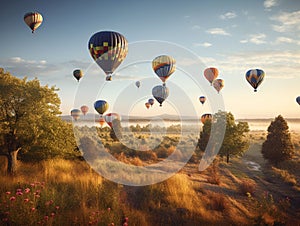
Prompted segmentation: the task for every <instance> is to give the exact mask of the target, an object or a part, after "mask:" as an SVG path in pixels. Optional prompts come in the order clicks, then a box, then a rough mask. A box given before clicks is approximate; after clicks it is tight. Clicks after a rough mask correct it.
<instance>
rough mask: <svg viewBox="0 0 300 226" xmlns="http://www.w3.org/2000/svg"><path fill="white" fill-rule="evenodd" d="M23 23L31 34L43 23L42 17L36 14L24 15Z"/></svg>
mask: <svg viewBox="0 0 300 226" xmlns="http://www.w3.org/2000/svg"><path fill="white" fill-rule="evenodd" d="M24 21H25V23H26V24H27V26H28V27H30V29H31V31H32V33H34V31H35V30H36V29H37V28H38V27H39V26H41V24H42V22H43V16H42V15H41V14H40V13H38V12H29V13H26V14H25V15H24Z"/></svg>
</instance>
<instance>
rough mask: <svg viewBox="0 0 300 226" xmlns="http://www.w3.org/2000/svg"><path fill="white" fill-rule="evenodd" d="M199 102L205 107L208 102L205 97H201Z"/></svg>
mask: <svg viewBox="0 0 300 226" xmlns="http://www.w3.org/2000/svg"><path fill="white" fill-rule="evenodd" d="M199 101H200V102H201V104H202V105H203V104H204V103H205V101H206V97H205V96H200V97H199Z"/></svg>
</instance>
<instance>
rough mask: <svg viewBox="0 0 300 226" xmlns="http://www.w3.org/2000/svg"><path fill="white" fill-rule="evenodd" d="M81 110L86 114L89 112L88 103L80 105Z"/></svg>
mask: <svg viewBox="0 0 300 226" xmlns="http://www.w3.org/2000/svg"><path fill="white" fill-rule="evenodd" d="M80 110H81V112H82V113H83V115H86V113H88V111H89V107H88V106H86V105H82V106H81V107H80Z"/></svg>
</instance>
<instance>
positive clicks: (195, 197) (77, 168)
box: [0, 131, 300, 225]
mask: <svg viewBox="0 0 300 226" xmlns="http://www.w3.org/2000/svg"><path fill="white" fill-rule="evenodd" d="M265 136H266V134H265V133H264V134H263V133H262V132H260V131H256V132H255V131H253V132H251V133H250V137H251V145H250V148H249V150H248V151H247V152H246V153H245V154H244V155H243V156H242V157H238V158H237V157H236V158H232V160H231V162H230V163H229V164H227V163H225V161H223V160H222V159H220V158H217V159H216V160H215V162H214V164H213V165H211V166H210V167H209V168H208V169H206V170H205V171H203V172H199V171H198V165H197V163H188V164H187V165H186V166H185V167H184V168H183V169H182V170H181V171H180V172H179V173H177V174H176V175H174V176H173V177H171V178H170V179H168V180H166V181H164V182H161V183H157V184H153V185H148V186H141V187H133V186H124V185H121V184H116V183H114V182H110V181H108V180H106V179H104V178H102V177H101V176H99V175H98V174H97V173H95V172H94V171H93V170H92V169H91V168H90V167H89V165H88V164H87V163H86V162H85V161H80V160H76V161H75V160H73V161H70V160H62V159H51V160H47V161H42V162H39V163H34V164H29V163H19V166H18V174H17V175H16V176H15V177H13V178H11V177H8V176H6V175H5V166H6V164H7V163H6V161H5V159H3V158H0V174H1V185H0V220H1V221H0V222H1V223H0V224H2V225H255V224H256V225H275V224H277V225H278V224H282V225H300V186H299V181H300V173H299V172H300V165H299V163H300V156H299V144H300V135H299V134H298V133H295V132H293V133H292V138H293V142H294V144H295V146H296V148H297V149H298V152H297V154H296V155H295V156H294V158H293V159H292V160H291V161H287V162H283V163H282V164H281V165H279V166H276V167H274V166H271V165H269V164H268V163H267V162H266V161H265V160H264V159H263V158H262V156H261V153H260V147H261V144H262V142H263V141H264V139H265ZM149 139H150V138H149ZM191 139H192V138H191ZM189 142H192V140H191V141H189ZM185 144H186V145H187V147H188V142H187V143H185ZM170 147H171V146H170ZM181 148H182V147H181ZM119 158H120V159H121V160H122V161H124V162H126V161H127V163H129V164H134V165H138V164H149V162H148V163H146V162H144V161H143V160H141V159H140V158H137V157H136V158H130V157H127V156H126V155H124V154H123V156H122V154H120V155H119ZM133 159H135V160H133ZM157 160H159V158H158V159H157Z"/></svg>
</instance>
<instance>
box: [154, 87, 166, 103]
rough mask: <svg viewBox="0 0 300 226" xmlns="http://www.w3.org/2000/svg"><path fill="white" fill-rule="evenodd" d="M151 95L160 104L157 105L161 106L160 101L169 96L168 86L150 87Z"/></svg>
mask: <svg viewBox="0 0 300 226" xmlns="http://www.w3.org/2000/svg"><path fill="white" fill-rule="evenodd" d="M152 95H153V97H154V98H155V99H156V100H157V102H158V103H159V104H160V105H159V106H160V107H161V106H162V103H163V102H164V101H165V100H166V99H167V97H168V96H169V88H168V87H166V86H161V85H158V86H155V87H153V89H152Z"/></svg>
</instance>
